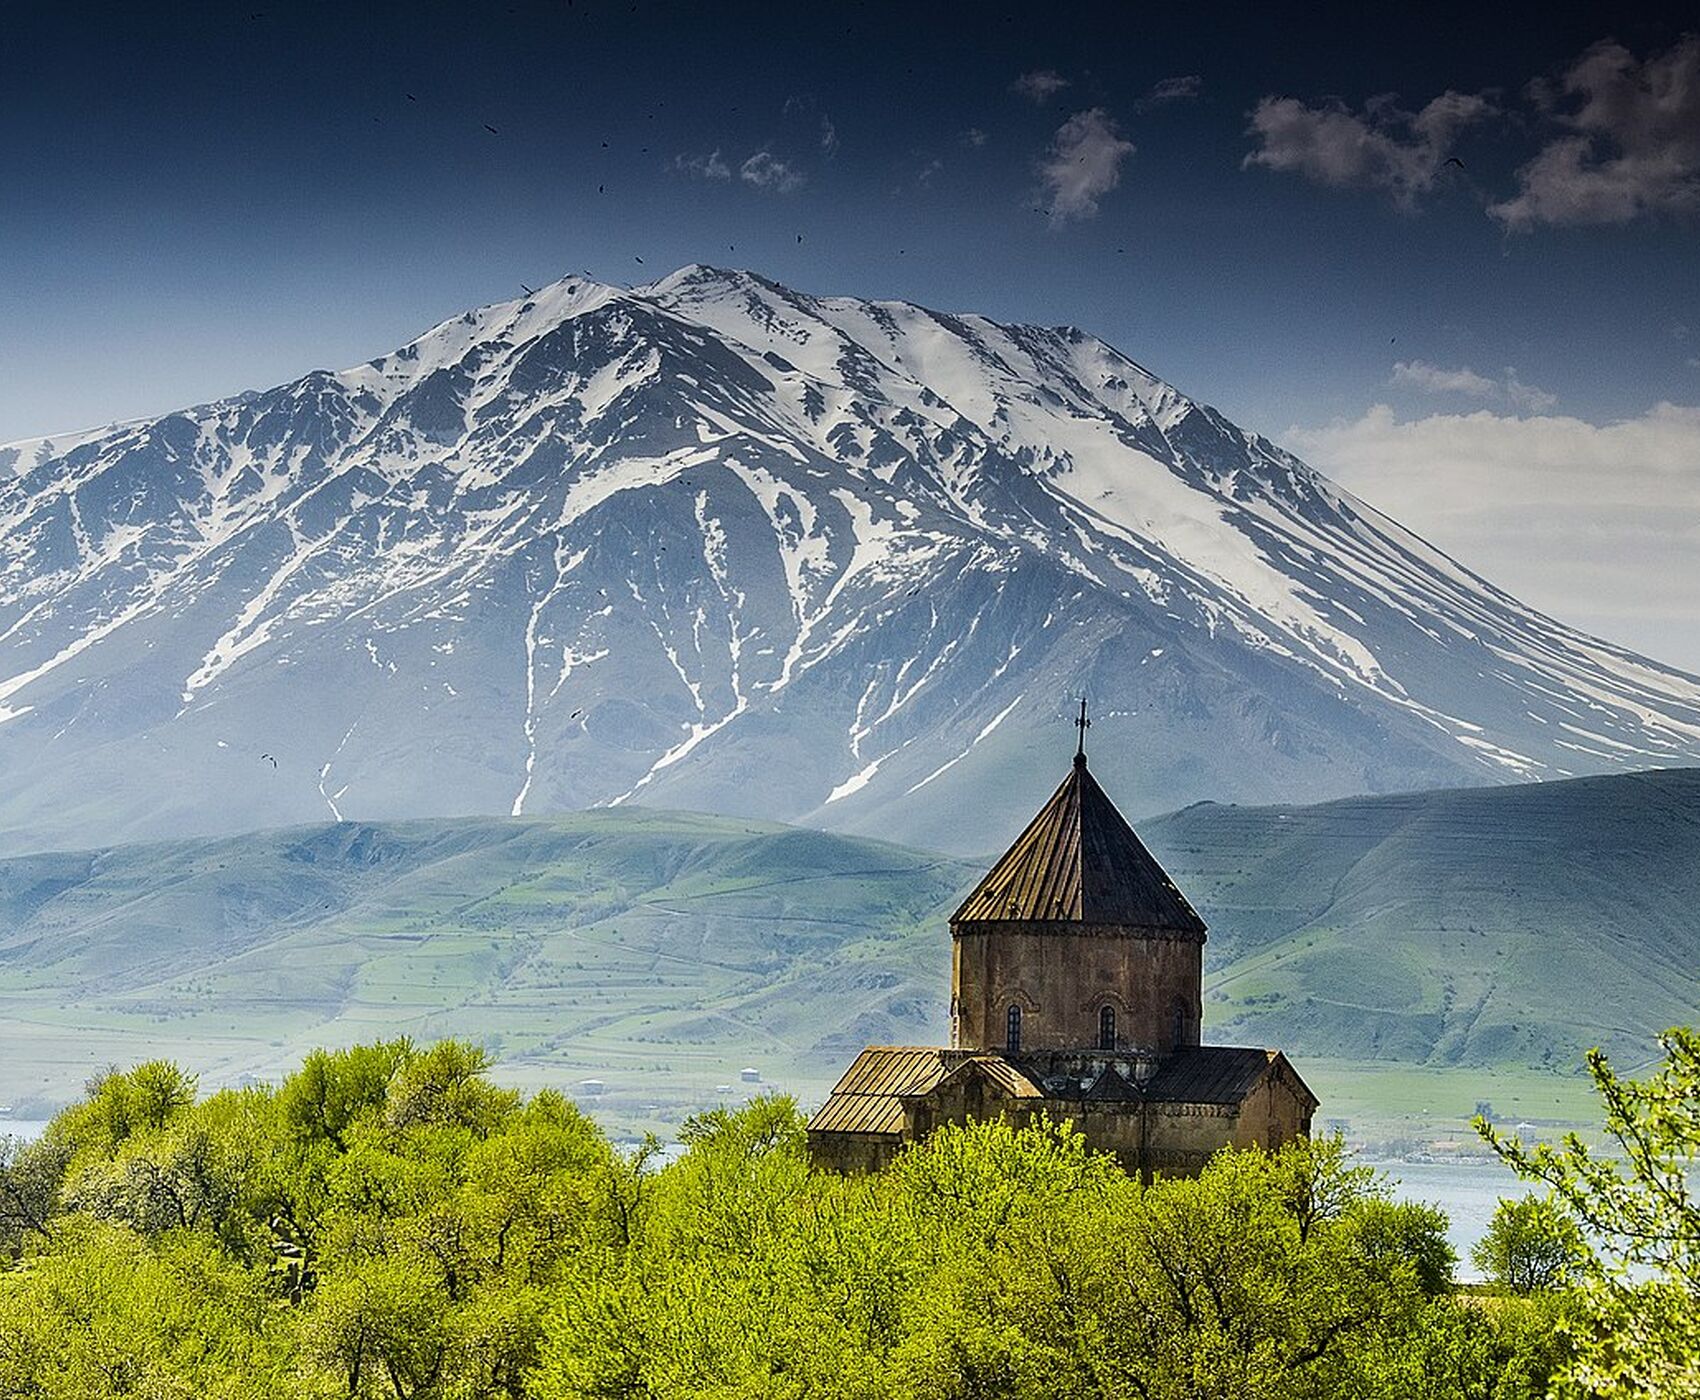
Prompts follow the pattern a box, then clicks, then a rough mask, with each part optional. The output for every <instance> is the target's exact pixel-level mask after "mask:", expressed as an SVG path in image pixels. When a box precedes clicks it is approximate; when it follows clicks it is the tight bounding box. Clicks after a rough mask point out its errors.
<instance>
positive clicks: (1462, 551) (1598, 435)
mask: <svg viewBox="0 0 1700 1400" xmlns="http://www.w3.org/2000/svg"><path fill="white" fill-rule="evenodd" d="M1286 441H1287V443H1288V444H1289V445H1290V446H1291V447H1292V448H1293V449H1294V450H1295V451H1297V452H1298V453H1299V454H1300V455H1301V456H1304V457H1305V458H1306V459H1307V460H1309V461H1310V462H1312V463H1313V464H1315V465H1316V466H1317V467H1319V468H1321V469H1322V470H1323V471H1325V472H1326V473H1328V474H1329V475H1330V476H1332V477H1333V478H1334V479H1335V480H1337V481H1339V482H1340V483H1341V484H1342V485H1344V486H1346V487H1347V488H1348V489H1350V490H1352V491H1354V492H1356V493H1357V494H1358V495H1360V496H1362V497H1363V498H1364V499H1365V500H1367V501H1369V502H1371V503H1372V504H1373V505H1375V506H1377V507H1379V508H1380V509H1382V510H1384V511H1386V512H1387V514H1389V515H1391V516H1392V517H1393V518H1394V519H1396V520H1398V521H1400V522H1401V523H1403V524H1405V525H1407V526H1409V527H1410V528H1411V529H1414V530H1416V531H1417V532H1418V533H1419V534H1421V535H1424V536H1425V537H1427V538H1428V539H1430V540H1432V541H1433V542H1434V543H1435V544H1436V545H1438V546H1439V547H1440V548H1442V549H1445V550H1446V551H1448V552H1449V553H1451V554H1453V555H1455V556H1456V557H1457V558H1459V559H1460V560H1461V561H1463V562H1464V563H1465V564H1467V565H1468V566H1469V567H1471V568H1473V569H1476V570H1478V571H1479V572H1481V573H1482V574H1484V575H1485V576H1487V577H1488V578H1490V579H1492V580H1493V581H1494V582H1495V583H1498V584H1500V585H1501V586H1503V587H1506V588H1508V589H1509V590H1510V591H1511V592H1513V593H1514V594H1516V595H1518V596H1519V597H1522V598H1524V599H1526V600H1527V601H1528V602H1530V603H1532V604H1534V605H1535V606H1537V607H1540V608H1542V609H1544V610H1545V611H1547V612H1550V613H1552V614H1554V615H1555V616H1557V617H1560V618H1562V619H1563V620H1565V621H1567V622H1571V623H1575V624H1577V625H1580V626H1583V627H1587V628H1589V629H1590V630H1593V631H1597V632H1599V633H1600V634H1601V635H1604V636H1607V637H1610V638H1612V639H1613V640H1616V641H1621V642H1624V643H1626V644H1629V645H1632V646H1636V647H1638V648H1641V649H1643V650H1647V651H1649V652H1650V653H1651V654H1652V655H1655V656H1658V657H1660V659H1663V660H1668V661H1670V662H1672V663H1673V664H1676V665H1680V666H1684V667H1686V668H1687V669H1689V670H1693V671H1700V569H1696V568H1695V567H1694V558H1695V554H1696V551H1700V406H1682V405H1677V404H1670V403H1661V404H1658V405H1657V406H1655V407H1654V408H1651V409H1649V410H1648V411H1647V412H1645V413H1643V414H1641V415H1640V416H1639V417H1635V418H1629V419H1624V420H1621V421H1618V422H1612V423H1603V424H1594V423H1589V422H1586V421H1584V420H1582V419H1579V418H1574V417H1569V416H1563V415H1551V416H1540V415H1535V416H1523V417H1518V416H1512V415H1508V414H1499V413H1494V412H1491V411H1489V410H1487V409H1480V410H1477V411H1475V412H1471V413H1465V414H1435V415H1432V416H1428V417H1420V418H1413V419H1406V420H1401V419H1400V418H1399V417H1398V416H1397V415H1396V414H1395V412H1394V411H1393V409H1391V408H1389V407H1388V406H1386V405H1384V404H1378V405H1376V406H1375V407H1374V408H1371V409H1370V410H1369V411H1368V412H1367V413H1365V414H1364V415H1363V416H1362V417H1361V418H1358V419H1356V420H1354V421H1337V422H1334V423H1332V424H1329V425H1328V426H1326V427H1321V428H1293V429H1290V430H1289V431H1288V433H1287V435H1286Z"/></svg>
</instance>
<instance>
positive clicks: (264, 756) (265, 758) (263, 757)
mask: <svg viewBox="0 0 1700 1400" xmlns="http://www.w3.org/2000/svg"><path fill="white" fill-rule="evenodd" d="M260 759H261V761H262V762H265V763H269V764H271V766H272V767H273V768H276V767H277V760H276V759H275V758H273V757H272V756H271V755H270V754H269V753H263V754H261V755H260Z"/></svg>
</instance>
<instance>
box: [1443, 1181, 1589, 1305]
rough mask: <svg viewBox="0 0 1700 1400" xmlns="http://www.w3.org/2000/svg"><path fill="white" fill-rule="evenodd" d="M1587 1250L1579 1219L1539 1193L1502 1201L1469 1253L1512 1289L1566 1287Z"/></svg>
mask: <svg viewBox="0 0 1700 1400" xmlns="http://www.w3.org/2000/svg"><path fill="white" fill-rule="evenodd" d="M1585 1253H1586V1249H1585V1246H1584V1244H1583V1241H1582V1232H1581V1231H1580V1230H1579V1229H1577V1227H1576V1221H1575V1220H1574V1219H1572V1218H1571V1216H1570V1215H1569V1214H1568V1213H1567V1212H1566V1211H1564V1210H1563V1209H1561V1208H1560V1207H1558V1206H1556V1205H1554V1204H1553V1203H1552V1201H1550V1200H1548V1199H1545V1198H1543V1197H1540V1196H1523V1197H1521V1198H1519V1199H1516V1200H1509V1199H1508V1200H1501V1201H1500V1203H1499V1205H1498V1206H1497V1207H1496V1208H1495V1210H1494V1213H1493V1220H1492V1222H1491V1223H1490V1224H1489V1225H1488V1231H1487V1234H1485V1235H1484V1236H1482V1238H1481V1239H1480V1240H1479V1241H1477V1243H1476V1246H1475V1248H1473V1249H1472V1250H1471V1251H1470V1258H1471V1259H1472V1260H1473V1261H1474V1262H1475V1265H1476V1267H1477V1268H1478V1269H1480V1270H1481V1271H1482V1273H1483V1274H1484V1275H1485V1276H1486V1277H1487V1278H1488V1279H1490V1280H1491V1281H1492V1282H1494V1283H1497V1284H1499V1285H1500V1286H1501V1287H1504V1288H1508V1289H1510V1290H1511V1291H1512V1292H1513V1293H1547V1292H1551V1291H1553V1290H1554V1289H1557V1288H1562V1287H1563V1286H1564V1285H1565V1284H1566V1283H1568V1282H1569V1280H1570V1277H1571V1275H1572V1274H1574V1273H1575V1272H1576V1270H1577V1268H1578V1267H1579V1266H1580V1264H1581V1262H1582V1259H1583V1256H1584V1254H1585Z"/></svg>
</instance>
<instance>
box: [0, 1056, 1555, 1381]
mask: <svg viewBox="0 0 1700 1400" xmlns="http://www.w3.org/2000/svg"><path fill="white" fill-rule="evenodd" d="M488 1070H489V1063H488V1060H487V1057H486V1056H485V1054H484V1053H483V1052H482V1051H481V1050H479V1049H477V1048H475V1047H472V1046H469V1045H465V1044H459V1043H456V1042H444V1043H442V1044H438V1045H435V1046H431V1047H428V1048H426V1047H420V1046H416V1045H413V1044H411V1043H409V1042H407V1041H393V1042H387V1043H383V1044H378V1045H367V1046H358V1047H355V1048H353V1049H348V1050H336V1051H318V1052H315V1053H314V1054H312V1055H310V1056H309V1057H308V1058H307V1060H306V1061H305V1063H304V1064H303V1065H302V1066H301V1068H300V1069H299V1070H298V1071H297V1072H296V1073H295V1074H293V1075H291V1076H290V1077H289V1078H288V1079H287V1080H286V1081H285V1082H284V1083H283V1084H282V1085H281V1086H279V1087H277V1088H275V1089H273V1088H267V1087H261V1088H252V1089H244V1090H241V1091H225V1092H221V1093H215V1094H211V1095H209V1096H207V1097H204V1098H199V1099H197V1098H196V1095H195V1086H194V1084H193V1083H192V1081H190V1080H188V1079H187V1078H185V1077H184V1076H183V1075H181V1074H180V1073H178V1072H177V1071H176V1070H175V1069H174V1068H173V1067H171V1066H169V1065H159V1064H154V1065H144V1066H141V1067H140V1068H138V1069H135V1070H132V1071H130V1072H129V1073H127V1074H111V1075H107V1076H105V1077H104V1078H102V1079H100V1080H99V1081H97V1082H95V1083H93V1084H91V1086H90V1089H89V1092H88V1095H87V1096H86V1098H85V1099H84V1101H83V1102H81V1103H79V1104H77V1105H76V1106H74V1107H73V1108H71V1109H70V1110H68V1111H67V1112H66V1113H64V1114H62V1115H61V1116H60V1118H59V1119H57V1120H56V1121H55V1122H54V1123H53V1124H52V1125H51V1127H50V1128H49V1130H48V1132H47V1133H46V1135H45V1136H44V1137H43V1138H42V1139H40V1140H39V1141H38V1142H36V1143H33V1144H31V1145H30V1146H29V1147H27V1148H23V1149H18V1148H15V1147H10V1146H9V1147H7V1148H6V1149H5V1151H4V1152H3V1153H0V1229H4V1231H5V1234H4V1235H3V1236H0V1239H3V1240H4V1242H5V1250H6V1252H5V1255H4V1257H3V1259H0V1400H24V1398H25V1397H28V1400H107V1398H108V1397H118V1396H126V1397H144V1398H145V1400H189V1397H203V1396H204V1397H213V1400H227V1398H228V1400H238V1397H242V1400H245V1398H246V1397H248V1396H252V1395H268V1396H280V1397H286V1398H287V1400H336V1398H337V1397H341V1398H342V1400H474V1398H475V1397H476V1400H517V1397H522V1396H523V1397H527V1398H528V1400H569V1397H590V1396H595V1397H619V1396H631V1397H644V1400H669V1398H670V1397H681V1398H682V1397H686V1396H690V1397H697V1396H710V1397H750V1400H754V1397H764V1398H765V1397H769V1396H777V1397H796V1398H797V1400H801V1397H821V1398H822V1400H826V1397H832V1398H833V1400H838V1397H849V1398H850V1400H888V1398H889V1400H900V1398H902V1400H907V1398H909V1397H926V1400H972V1398H973V1397H990V1396H1000V1397H1014V1400H1020V1398H1021V1397H1041V1396H1043V1397H1047V1398H1048V1397H1053V1396H1056V1397H1064V1398H1065V1400H1067V1398H1068V1397H1083V1398H1084V1397H1095V1400H1123V1398H1124V1397H1126V1398H1127V1400H1213V1398H1214V1397H1222V1400H1240V1398H1241V1397H1244V1400H1252V1397H1257V1398H1258V1400H1263V1398H1264V1397H1269V1398H1270V1400H1286V1397H1291V1400H1301V1397H1302V1398H1303V1400H1311V1398H1312V1397H1322V1396H1334V1395H1340V1396H1351V1397H1356V1398H1359V1400H1374V1397H1383V1396H1385V1397H1390V1398H1391V1397H1394V1396H1398V1397H1407V1396H1415V1397H1421V1398H1422V1400H1428V1398H1429V1397H1432V1400H1441V1397H1448V1400H1450V1397H1455V1396H1466V1397H1480V1398H1481V1400H1488V1398H1489V1397H1493V1400H1524V1398H1525V1397H1529V1398H1530V1400H1532V1397H1534V1396H1536V1395H1538V1394H1540V1393H1542V1389H1543V1387H1544V1381H1545V1378H1546V1376H1547V1375H1548V1374H1550V1372H1551V1371H1552V1369H1553V1368H1554V1366H1555V1365H1556V1364H1557V1363H1558V1362H1559V1361H1560V1360H1562V1359H1563V1357H1562V1354H1561V1352H1560V1350H1559V1347H1560V1342H1558V1341H1557V1340H1555V1339H1556V1338H1557V1337H1558V1336H1559V1334H1560V1328H1559V1327H1558V1325H1557V1324H1558V1322H1559V1321H1561V1320H1562V1318H1563V1315H1564V1309H1565V1307H1566V1306H1567V1305H1568V1300H1567V1297H1566V1295H1562V1294H1559V1295H1551V1296H1543V1297H1536V1298H1528V1299H1524V1298H1517V1297H1509V1296H1508V1297H1498V1298H1491V1299H1471V1298H1461V1297H1459V1296H1457V1295H1455V1293H1454V1292H1453V1290H1452V1287H1451V1270H1452V1265H1453V1262H1454V1261H1453V1259H1452V1255H1451V1252H1450V1250H1449V1249H1448V1248H1447V1246H1446V1242H1445V1223H1446V1222H1445V1220H1444V1218H1443V1217H1441V1216H1440V1215H1439V1214H1438V1213H1437V1212H1435V1211H1433V1210H1431V1209H1428V1208H1426V1207H1420V1206H1409V1205H1403V1204H1399V1203H1397V1202H1394V1201H1393V1200H1392V1199H1391V1198H1390V1196H1389V1194H1388V1191H1387V1188H1386V1184H1385V1182H1383V1181H1382V1180H1380V1179H1379V1178H1377V1176H1376V1175H1375V1173H1374V1172H1372V1171H1370V1170H1368V1169H1366V1168H1363V1167H1358V1166H1354V1165H1352V1164H1351V1163H1350V1162H1349V1161H1348V1160H1347V1158H1346V1156H1345V1153H1344V1151H1343V1149H1342V1147H1341V1144H1340V1143H1339V1141H1338V1140H1337V1139H1334V1140H1328V1141H1324V1142H1318V1143H1314V1144H1312V1143H1300V1144H1295V1145H1293V1146H1290V1147H1288V1148H1286V1149H1283V1150H1282V1151H1281V1152H1278V1153H1265V1152H1261V1151H1257V1150H1252V1151H1246V1152H1234V1151H1225V1152H1223V1153H1221V1154H1219V1155H1218V1156H1217V1157H1216V1158H1215V1159H1214V1160H1213V1161H1212V1162H1211V1163H1210V1165H1209V1166H1208V1167H1207V1168H1206V1169H1205V1171H1204V1172H1203V1174H1202V1175H1201V1176H1199V1177H1197V1178H1196V1179H1173V1180H1170V1179H1159V1180H1157V1181H1154V1182H1150V1183H1142V1182H1141V1181H1139V1180H1137V1179H1134V1178H1130V1177H1129V1176H1128V1175H1126V1174H1125V1173H1124V1172H1122V1171H1121V1170H1120V1169H1119V1168H1118V1167H1117V1166H1116V1165H1115V1163H1114V1161H1113V1160H1112V1159H1110V1158H1108V1157H1104V1156H1100V1155H1096V1154H1093V1153H1091V1152H1089V1151H1088V1150H1087V1148H1086V1145H1085V1142H1084V1139H1083V1138H1082V1137H1081V1136H1080V1134H1078V1133H1077V1132H1075V1131H1074V1130H1073V1129H1072V1128H1071V1127H1070V1126H1068V1125H1067V1124H1060V1123H1053V1122H1044V1121H1041V1122H1036V1123H1033V1124H1031V1125H1029V1126H1026V1127H1022V1128H1019V1129H1018V1128H1015V1127H1013V1126H1011V1125H1009V1124H1008V1123H1005V1122H1002V1121H998V1122H986V1123H976V1124H971V1125H968V1126H965V1127H952V1128H945V1129H943V1130H941V1131H940V1132H938V1133H936V1134H935V1135H934V1136H933V1137H932V1138H931V1139H929V1140H928V1141H927V1142H925V1143H923V1144H921V1145H919V1146H917V1147H914V1148H912V1149H910V1150H909V1151H907V1152H905V1153H904V1154H902V1155H901V1156H900V1157H899V1158H898V1159H897V1160H896V1161H895V1162H894V1163H893V1164H892V1166H891V1167H889V1168H888V1169H887V1170H885V1171H883V1172H880V1173H878V1174H875V1175H871V1176H862V1177H840V1176H836V1175H831V1174H827V1173H822V1172H818V1171H816V1170H814V1169H813V1168H812V1167H811V1166H810V1164H809V1161H808V1153H807V1143H806V1135H805V1132H804V1128H803V1122H802V1119H801V1117H800V1116H799V1115H798V1113H797V1111H796V1108H795V1106H794V1105H793V1104H792V1103H791V1102H790V1101H789V1100H787V1099H783V1098H762V1099H757V1100H755V1101H753V1102H752V1103H750V1104H748V1105H746V1106H744V1107H742V1108H739V1109H737V1110H725V1109H722V1110H716V1111H715V1112H712V1113H707V1114H703V1115H702V1116H700V1117H698V1118H695V1119H693V1120H692V1121H691V1122H690V1124H689V1125H688V1126H687V1128H686V1130H685V1132H684V1134H683V1145H684V1149H685V1150H684V1152H683V1154H682V1155H681V1156H680V1157H679V1158H678V1159H677V1160H676V1161H673V1162H671V1163H670V1164H668V1165H666V1166H659V1165H658V1164H657V1162H656V1159H655V1157H656V1148H657V1144H655V1143H653V1142H650V1143H646V1144H645V1145H644V1146H643V1147H642V1148H640V1149H639V1151H637V1152H636V1153H632V1154H623V1153H619V1152H616V1151H615V1150H614V1149H613V1148H612V1147H611V1145H610V1144H609V1143H608V1142H607V1141H606V1139H605V1138H604V1137H603V1136H602V1135H601V1133H600V1132H599V1131H598V1130H597V1129H596V1128H595V1127H594V1126H593V1125H592V1124H591V1123H590V1122H589V1121H588V1120H586V1119H585V1118H583V1117H582V1116H581V1115H579V1113H578V1112H577V1111H576V1110H575V1109H573V1108H572V1107H571V1106H570V1105H569V1104H567V1103H566V1102H565V1101H564V1100H562V1099H561V1098H560V1097H559V1096H558V1095H555V1094H550V1093H542V1094H538V1095H536V1096H534V1097H532V1098H530V1099H522V1098H521V1097H520V1096H519V1095H517V1094H515V1093H513V1092H512V1091H510V1090H507V1089H503V1088H501V1087H499V1086H497V1085H496V1084H494V1083H492V1081H491V1079H490V1076H489V1073H488Z"/></svg>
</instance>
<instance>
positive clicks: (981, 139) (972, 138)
mask: <svg viewBox="0 0 1700 1400" xmlns="http://www.w3.org/2000/svg"><path fill="white" fill-rule="evenodd" d="M962 144H963V145H964V146H984V145H985V144H986V133H985V132H983V131H981V130H980V128H979V127H977V126H971V127H969V128H968V129H967V130H966V131H964V132H963V133H962Z"/></svg>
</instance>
